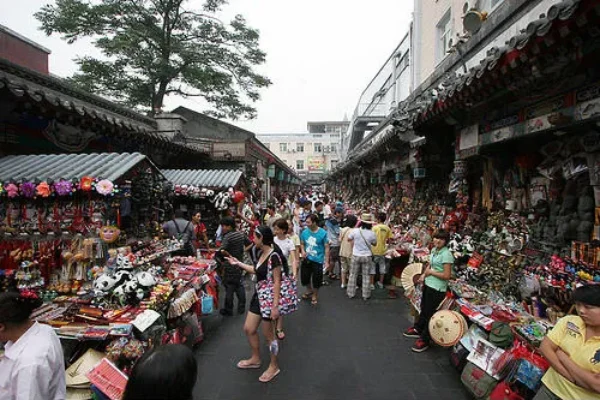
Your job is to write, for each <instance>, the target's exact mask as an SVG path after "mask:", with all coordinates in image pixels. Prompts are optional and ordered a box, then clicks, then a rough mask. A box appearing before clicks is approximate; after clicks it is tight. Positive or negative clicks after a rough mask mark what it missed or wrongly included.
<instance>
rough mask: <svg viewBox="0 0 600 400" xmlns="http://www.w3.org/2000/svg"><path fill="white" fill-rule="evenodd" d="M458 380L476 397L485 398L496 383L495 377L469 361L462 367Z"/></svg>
mask: <svg viewBox="0 0 600 400" xmlns="http://www.w3.org/2000/svg"><path fill="white" fill-rule="evenodd" d="M460 380H461V381H462V383H463V385H464V386H465V388H466V389H467V390H468V391H469V392H470V393H471V394H472V395H473V397H475V398H476V399H486V398H487V397H488V396H489V395H490V393H492V391H493V390H494V388H495V387H496V385H497V384H498V382H497V381H496V379H494V378H493V377H492V376H490V375H488V374H487V373H486V372H485V371H484V370H482V369H481V368H479V367H478V366H477V365H475V364H473V363H472V362H470V361H469V362H467V365H466V366H465V369H463V372H462V374H461V375H460Z"/></svg>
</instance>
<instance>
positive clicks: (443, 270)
mask: <svg viewBox="0 0 600 400" xmlns="http://www.w3.org/2000/svg"><path fill="white" fill-rule="evenodd" d="M449 240H450V235H449V234H448V232H446V231H445V230H442V229H440V230H439V231H437V233H436V234H435V235H434V236H433V249H432V250H431V255H430V260H429V264H428V265H427V267H426V268H425V271H423V274H422V275H421V279H420V280H419V282H421V283H423V297H422V298H421V312H420V313H419V319H418V320H417V323H416V324H415V326H413V327H411V328H408V329H407V330H406V331H405V332H404V336H406V337H410V338H418V339H417V341H416V342H415V344H414V345H413V347H412V351H415V352H417V353H421V352H423V351H425V350H427V349H428V348H429V341H430V339H431V338H430V336H429V320H430V319H431V317H432V316H433V314H435V312H436V311H437V309H438V307H439V305H440V303H441V302H442V301H443V300H444V298H445V297H446V290H447V289H448V280H450V277H451V276H452V265H453V264H454V257H453V256H452V253H451V252H450V250H449V249H448V247H446V244H447V243H448V241H449Z"/></svg>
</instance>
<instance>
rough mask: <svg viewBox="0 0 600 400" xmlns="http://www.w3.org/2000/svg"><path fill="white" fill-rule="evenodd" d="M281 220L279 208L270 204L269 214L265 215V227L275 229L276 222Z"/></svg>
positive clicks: (268, 207)
mask: <svg viewBox="0 0 600 400" xmlns="http://www.w3.org/2000/svg"><path fill="white" fill-rule="evenodd" d="M280 218H281V214H279V213H278V212H277V206H276V205H275V204H269V205H268V206H267V213H266V214H265V225H267V226H268V227H269V228H273V224H275V221H277V220H278V219H280Z"/></svg>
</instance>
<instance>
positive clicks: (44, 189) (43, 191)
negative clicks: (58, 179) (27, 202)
mask: <svg viewBox="0 0 600 400" xmlns="http://www.w3.org/2000/svg"><path fill="white" fill-rule="evenodd" d="M35 192H36V194H37V195H38V196H40V197H49V196H50V185H48V182H42V183H40V184H39V185H37V187H36V188H35Z"/></svg>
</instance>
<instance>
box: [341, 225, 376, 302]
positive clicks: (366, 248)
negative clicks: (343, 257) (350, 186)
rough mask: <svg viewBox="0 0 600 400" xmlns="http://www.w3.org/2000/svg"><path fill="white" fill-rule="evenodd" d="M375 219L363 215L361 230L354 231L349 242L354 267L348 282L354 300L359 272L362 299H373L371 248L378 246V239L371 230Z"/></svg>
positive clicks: (348, 292) (352, 266)
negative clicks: (360, 273) (359, 273)
mask: <svg viewBox="0 0 600 400" xmlns="http://www.w3.org/2000/svg"><path fill="white" fill-rule="evenodd" d="M372 226H373V217H372V216H371V214H362V215H361V217H360V228H358V229H354V230H353V231H352V232H351V233H350V235H348V240H349V241H350V242H352V265H350V278H349V280H348V289H347V294H348V297H350V298H353V297H354V295H355V294H356V278H357V277H358V271H359V270H361V271H362V286H361V290H362V297H363V299H364V300H368V299H369V298H370V297H371V276H370V275H369V274H370V271H371V267H372V264H373V252H372V251H371V246H375V245H376V244H377V237H376V236H375V233H373V231H372V230H371V227H372Z"/></svg>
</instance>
